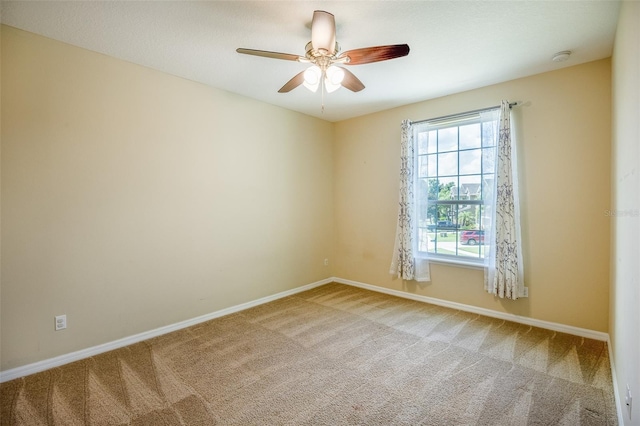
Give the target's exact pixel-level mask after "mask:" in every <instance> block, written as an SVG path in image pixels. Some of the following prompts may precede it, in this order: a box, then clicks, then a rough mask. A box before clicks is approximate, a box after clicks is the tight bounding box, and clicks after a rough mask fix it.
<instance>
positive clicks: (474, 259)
mask: <svg viewBox="0 0 640 426" xmlns="http://www.w3.org/2000/svg"><path fill="white" fill-rule="evenodd" d="M499 110H500V108H499V107H493V108H487V109H484V110H478V111H471V112H466V113H460V114H453V115H449V116H446V117H441V118H436V119H429V120H423V121H421V122H416V123H413V124H414V127H413V132H414V133H413V137H414V140H415V141H416V144H415V150H414V158H413V160H414V170H416V173H415V175H414V194H415V218H416V219H415V221H416V226H415V230H414V232H415V235H414V237H415V241H416V255H417V256H418V257H422V258H428V259H429V261H433V262H439V263H447V264H456V265H461V266H469V267H476V268H477V267H481V266H482V265H484V262H485V257H486V256H488V249H489V246H488V241H486V240H485V239H484V238H483V239H482V241H477V244H476V245H475V247H477V255H474V254H473V253H472V254H470V255H465V254H460V253H461V251H462V252H463V253H464V252H467V251H468V250H461V247H463V248H467V247H468V246H465V245H463V244H462V243H461V235H462V232H463V231H465V230H469V231H477V232H482V233H483V235H489V233H488V232H486V230H487V226H490V220H488V219H489V218H490V214H491V211H492V210H495V200H494V199H491V196H489V197H487V194H491V193H493V192H495V188H494V187H493V186H494V185H495V173H496V167H495V166H496V165H495V161H496V158H497V141H498V137H497V129H498V115H499V114H498V113H499ZM482 112H490V113H492V116H491V117H483V115H482ZM485 123H486V124H485ZM473 124H479V130H478V131H479V135H478V137H479V144H477V145H475V146H474V145H473V144H471V145H469V146H464V147H462V148H461V131H460V129H461V128H463V127H464V126H469V125H473ZM485 125H487V126H488V127H489V129H490V130H488V131H487V132H488V135H487V134H485V127H484V126H485ZM451 128H455V129H456V132H455V133H456V142H455V149H454V150H451V149H443V150H442V151H440V146H439V144H440V140H439V139H440V136H439V132H440V131H443V130H447V129H451ZM430 132H436V134H437V135H438V136H437V138H436V144H435V146H436V149H435V151H431V150H430V149H429V146H430V142H429V140H428V137H429V136H427V142H426V145H425V146H422V144H421V143H420V136H419V134H420V133H427V135H429V134H430ZM473 150H479V153H480V154H479V155H480V158H479V161H480V166H479V173H474V172H471V173H462V168H463V167H464V164H461V161H460V160H461V153H464V152H471V151H473ZM443 153H445V154H450V153H455V154H456V157H455V158H456V168H455V174H446V173H443V174H440V173H441V172H440V164H439V162H440V159H439V156H440V155H441V154H443ZM487 153H488V154H489V155H485V154H487ZM429 156H432V158H434V159H435V161H436V169H435V170H436V172H435V176H434V175H431V174H430V171H429V167H430V166H429V158H430V157H429ZM421 157H424V158H425V159H426V167H425V168H424V169H423V167H424V163H423V162H421ZM485 159H486V160H487V161H489V160H491V163H492V164H491V166H490V171H488V170H485V164H484V162H485ZM465 164H466V163H465ZM425 169H426V174H424V170H425ZM461 177H463V178H469V179H470V180H472V179H471V178H473V177H477V178H478V180H479V182H478V183H469V182H467V185H479V186H478V190H477V191H476V192H475V195H478V194H479V198H476V199H471V195H469V199H461V194H462V191H461V190H462V186H463V185H464V183H461V180H465V179H461ZM447 179H449V180H453V182H454V185H453V187H449V190H450V191H452V192H451V194H453V188H455V198H449V199H440V198H439V197H440V191H441V188H442V184H441V182H442V181H443V180H444V181H446V180H447ZM488 179H490V180H488ZM421 181H422V183H421ZM431 181H435V182H436V184H435V185H437V197H438V198H436V199H431V197H430V192H431ZM425 184H426V185H425ZM421 188H422V190H421ZM489 191H491V192H489ZM425 192H426V199H427V202H426V204H425V202H424V195H425V194H424V193H425ZM421 197H422V198H421ZM433 206H436V212H435V217H434V218H433V219H431V218H430V217H429V209H430V208H432V207H433ZM469 206H476V207H474V212H473V214H475V218H474V225H473V226H472V227H470V228H462V226H463V225H461V224H460V213H461V207H462V208H463V209H466V210H468V207H469ZM440 207H448V208H449V213H448V214H447V216H446V219H444V220H446V221H447V222H453V226H448V227H445V228H446V229H444V228H439V227H438V224H439V222H441V221H442V220H441V217H440V211H441V210H440ZM488 214H489V216H487V215H488ZM454 218H455V220H454ZM430 220H432V222H433V223H429V221H430ZM487 220H488V222H489V224H487ZM452 228H453V229H452ZM449 233H454V234H455V239H454V241H453V242H454V247H455V250H454V251H453V253H451V250H446V249H445V248H444V247H443V248H442V249H440V250H442V251H440V250H439V246H438V239H439V238H438V237H439V236H443V237H442V238H447V237H448V235H447V234H449ZM431 235H433V240H432V236H431ZM425 238H426V242H425ZM447 242H450V241H447ZM443 243H445V242H444V241H443ZM432 244H433V247H432V246H431V245H432ZM425 247H426V252H425V250H424V248H425ZM443 251H444V253H443ZM471 251H473V249H472V250H471ZM447 252H449V253H447Z"/></svg>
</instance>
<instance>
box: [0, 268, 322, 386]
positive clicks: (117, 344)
mask: <svg viewBox="0 0 640 426" xmlns="http://www.w3.org/2000/svg"><path fill="white" fill-rule="evenodd" d="M331 282H333V278H327V279H324V280H321V281H316V282H314V283H311V284H307V285H303V286H302V287H296V288H294V289H291V290H286V291H283V292H280V293H276V294H274V295H271V296H266V297H262V298H260V299H257V300H253V301H251V302H246V303H241V304H240V305H235V306H231V307H229V308H225V309H221V310H219V311H216V312H212V313H210V314H205V315H201V316H199V317H196V318H191V319H188V320H185V321H181V322H178V323H175V324H170V325H167V326H164V327H159V328H156V329H154V330H150V331H145V332H143V333H139V334H135V335H133V336H129V337H125V338H122V339H118V340H114V341H112V342H108V343H104V344H101V345H97V346H93V347H91V348H86V349H82V350H79V351H76V352H71V353H68V354H64V355H60V356H57V357H55V358H49V359H45V360H43V361H38V362H35V363H33V364H28V365H24V366H22V367H16V368H12V369H10V370H6V371H0V383H4V382H8V381H9V380H13V379H17V378H19V377H24V376H28V375H30V374H35V373H39V372H41V371H44V370H48V369H50V368H54V367H59V366H61V365H64V364H68V363H70V362H74V361H79V360H81V359H85V358H89V357H92V356H95V355H99V354H101V353H104V352H108V351H112V350H114V349H119V348H122V347H124V346H128V345H132V344H134V343H138V342H142V341H143V340H147V339H151V338H152V337H157V336H161V335H163V334H167V333H171V332H172V331H177V330H180V329H183V328H187V327H190V326H192V325H196V324H200V323H202V322H205V321H209V320H212V319H215V318H219V317H222V316H225V315H229V314H233V313H235V312H239V311H243V310H245V309H249V308H253V307H254V306H258V305H262V304H263V303H267V302H272V301H274V300H277V299H281V298H283V297H287V296H291V295H292V294H296V293H300V292H303V291H306V290H311V289H312V288H315V287H319V286H321V285H324V284H329V283H331Z"/></svg>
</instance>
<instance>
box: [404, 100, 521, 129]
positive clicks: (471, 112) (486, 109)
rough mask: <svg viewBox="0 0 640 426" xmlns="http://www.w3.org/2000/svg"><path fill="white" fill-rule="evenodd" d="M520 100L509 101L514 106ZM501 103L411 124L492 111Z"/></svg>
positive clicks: (510, 106) (415, 122) (511, 106)
mask: <svg viewBox="0 0 640 426" xmlns="http://www.w3.org/2000/svg"><path fill="white" fill-rule="evenodd" d="M518 104H519V103H518V102H509V108H510V109H511V108H513V107H514V106H518ZM500 106H501V105H496V106H492V107H487V108H480V109H474V110H471V111H466V112H459V113H457V114H449V115H443V116H442V117H436V118H428V119H426V120H419V121H412V122H411V124H419V123H426V122H428V121H440V120H446V119H448V118H452V117H460V116H463V115H471V114H478V113H481V112H485V111H490V110H492V109H498V108H500Z"/></svg>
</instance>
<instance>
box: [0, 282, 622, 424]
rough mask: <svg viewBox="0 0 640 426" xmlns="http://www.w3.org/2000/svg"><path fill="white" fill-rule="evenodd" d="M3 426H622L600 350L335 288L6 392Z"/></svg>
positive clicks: (10, 386)
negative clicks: (350, 425)
mask: <svg viewBox="0 0 640 426" xmlns="http://www.w3.org/2000/svg"><path fill="white" fill-rule="evenodd" d="M0 389H1V398H2V400H1V403H2V406H1V415H2V417H1V424H2V425H84V424H90V425H184V424H186V425H214V424H221V425H347V424H360V425H492V426H495V425H571V426H574V425H615V424H617V421H616V412H615V405H614V404H615V403H614V397H613V387H612V382H611V372H610V364H609V358H608V352H607V346H606V343H604V342H600V341H595V340H589V339H584V338H581V337H575V336H571V335H567V334H561V333H556V332H553V331H547V330H542V329H538V328H532V327H529V326H524V325H519V324H515V323H510V322H505V321H501V320H496V319H491V318H487V317H482V316H479V315H475V314H469V313H465V312H461V311H456V310H452V309H446V308H442V307H438V306H434V305H429V304H424V303H420V302H414V301H409V300H405V299H400V298H396V297H392V296H387V295H384V294H379V293H375V292H371V291H367V290H362V289H358V288H354V287H350V286H344V285H340V284H329V285H325V286H322V287H318V288H316V289H313V290H310V291H307V292H304V293H300V294H297V295H295V296H291V297H287V298H284V299H280V300H278V301H275V302H271V303H268V304H265V305H261V306H258V307H256V308H252V309H249V310H246V311H243V312H240V313H236V314H233V315H229V316H226V317H223V318H219V319H216V320H213V321H209V322H206V323H203V324H200V325H197V326H193V327H191V328H188V329H184V330H181V331H178V332H175V333H172V334H168V335H165V336H161V337H158V338H155V339H151V340H149V341H146V342H143V343H139V344H136V345H132V346H129V347H126V348H123V349H119V350H116V351H112V352H109V353H106V354H103V355H99V356H95V357H92V358H89V359H86V360H83V361H78V362H75V363H73V364H69V365H66V366H63V367H60V368H54V369H52V370H49V371H46V372H43V373H39V374H35V375H32V376H28V377H25V378H22V379H17V380H13V381H11V382H7V383H5V384H3V385H2V386H1V388H0Z"/></svg>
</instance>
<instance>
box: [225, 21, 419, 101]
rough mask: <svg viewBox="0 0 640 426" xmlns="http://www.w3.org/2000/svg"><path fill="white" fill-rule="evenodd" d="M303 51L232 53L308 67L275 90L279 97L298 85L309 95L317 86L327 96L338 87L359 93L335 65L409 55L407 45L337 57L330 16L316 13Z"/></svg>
mask: <svg viewBox="0 0 640 426" xmlns="http://www.w3.org/2000/svg"><path fill="white" fill-rule="evenodd" d="M305 50H306V53H305V55H304V56H299V55H294V54H289V53H278V52H269V51H266V50H254V49H244V48H239V49H236V52H238V53H244V54H246V55H255V56H263V57H266V58H273V59H284V60H287V61H297V62H303V63H309V64H312V65H311V67H309V68H307V69H306V70H304V71H302V72H300V73H298V74H297V75H296V76H295V77H293V78H292V79H291V80H289V81H288V82H287V83H286V84H285V85H284V86H282V87H281V88H280V90H278V92H279V93H286V92H290V91H291V90H293V89H295V88H296V87H298V86H300V85H304V86H305V87H307V88H308V89H309V90H311V91H313V92H315V91H316V90H317V89H318V86H320V85H322V87H323V89H324V90H326V91H327V93H330V92H333V91H335V90H337V89H339V88H340V87H341V86H344V87H346V88H347V89H349V90H351V91H353V92H359V91H360V90H362V89H364V84H362V82H361V81H360V80H358V77H356V76H355V75H353V74H352V73H351V72H350V71H349V70H347V69H345V68H343V67H340V66H337V65H361V64H369V63H371V62H379V61H386V60H389V59H395V58H400V57H402V56H407V55H408V54H409V45H407V44H394V45H388V46H375V47H364V48H361V49H354V50H348V51H346V52H343V53H340V47H339V45H338V43H337V42H336V21H335V18H334V16H333V15H332V14H331V13H329V12H325V11H322V10H316V11H314V12H313V20H312V21H311V41H310V42H309V43H307V45H306V47H305Z"/></svg>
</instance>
